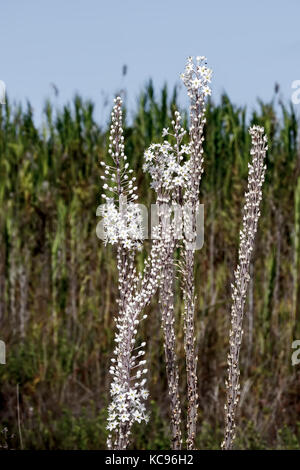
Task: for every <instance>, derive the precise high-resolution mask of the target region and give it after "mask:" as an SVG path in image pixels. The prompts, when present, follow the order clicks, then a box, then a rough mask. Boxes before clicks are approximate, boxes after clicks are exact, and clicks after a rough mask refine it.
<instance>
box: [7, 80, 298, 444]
mask: <svg viewBox="0 0 300 470" xmlns="http://www.w3.org/2000/svg"><path fill="white" fill-rule="evenodd" d="M176 102H177V93H176V90H174V91H173V92H172V94H171V95H170V96H169V95H168V92H167V88H166V87H164V88H163V90H161V92H160V93H159V95H158V96H155V94H154V89H153V86H152V83H151V82H150V83H149V84H148V86H147V87H146V88H145V91H144V92H143V93H142V94H141V96H140V98H139V101H138V104H137V108H136V110H135V113H134V117H133V120H132V124H131V125H126V128H125V138H126V152H127V155H128V158H129V161H130V163H131V165H132V167H133V168H134V169H135V171H136V173H137V179H138V185H139V195H140V202H143V203H145V204H150V203H151V201H152V200H153V194H152V192H151V191H150V190H149V180H148V177H145V176H144V175H143V172H142V164H143V151H144V149H145V148H147V146H148V145H149V144H150V143H151V142H152V141H161V131H162V128H163V127H168V125H169V122H170V119H171V115H172V111H174V109H175V108H176V106H177V104H176ZM258 109H259V111H256V112H253V114H252V116H251V118H250V121H251V122H253V123H256V124H262V125H264V126H265V128H266V132H267V135H268V138H269V142H270V145H269V149H270V150H269V152H268V156H267V167H268V169H267V179H266V182H265V185H264V189H263V190H264V200H263V204H262V217H261V220H260V223H259V233H258V237H257V245H256V250H255V256H254V259H253V263H252V266H251V269H252V272H253V276H254V281H253V282H252V283H251V285H250V291H249V296H248V300H247V309H246V310H247V312H246V317H245V323H244V342H243V350H242V355H241V366H242V377H241V384H242V390H241V411H240V417H239V423H240V425H239V431H238V438H237V442H236V448H247V449H261V448H277V449H281V448H285V449H293V448H299V447H300V365H298V366H294V367H293V366H292V364H291V354H292V352H293V350H292V348H291V344H292V341H293V340H294V339H300V289H299V281H300V273H299V264H300V263H299V260H300V238H299V237H300V154H299V143H298V123H297V119H296V116H295V113H294V110H293V108H292V107H290V106H284V105H283V104H280V103H278V97H277V95H275V96H274V100H273V101H272V102H271V103H262V102H259V105H258ZM0 111H1V113H0V321H1V324H0V327H1V329H0V331H1V339H2V340H4V341H5V342H6V345H7V364H6V365H1V366H0V426H1V429H0V430H1V433H0V436H1V438H0V444H1V447H2V448H3V449H5V448H9V449H11V448H12V449H19V448H25V449H101V448H105V436H106V430H105V426H106V423H105V419H106V411H105V408H106V406H107V402H108V390H109V383H110V378H109V376H108V373H107V370H108V364H109V361H110V357H111V353H112V349H113V332H114V322H113V316H114V314H115V311H116V304H115V299H116V296H117V290H116V277H117V272H116V263H115V255H114V253H113V250H112V249H111V248H110V247H109V246H107V247H105V246H104V245H103V244H102V242H101V241H100V240H98V238H97V237H96V234H95V227H96V224H97V222H98V220H97V218H96V215H95V214H96V208H97V206H98V205H99V204H100V203H101V197H100V195H101V186H100V175H101V174H102V169H101V168H100V166H99V161H100V160H104V159H105V158H106V144H107V140H108V134H107V129H108V126H107V127H106V128H100V127H99V125H98V124H97V123H96V122H95V118H94V105H93V103H91V102H84V101H83V100H82V99H81V98H80V97H79V96H76V97H75V98H74V101H73V102H72V103H71V104H68V105H66V106H65V107H63V109H62V110H60V111H56V110H54V108H53V106H52V105H51V103H50V102H48V103H46V106H45V114H44V117H45V120H44V124H43V125H42V126H41V127H40V128H37V127H36V126H35V124H34V122H33V111H32V108H31V106H30V104H28V105H27V107H26V109H22V108H21V107H20V106H11V105H10V104H9V103H7V105H6V106H2V107H1V110H0ZM247 126H248V122H247V119H246V109H245V107H237V106H234V105H233V104H232V103H231V101H230V99H229V98H228V96H226V95H223V96H222V98H221V100H220V103H219V104H218V105H216V104H213V103H212V102H211V103H210V104H209V106H208V109H207V125H206V131H205V173H204V176H203V180H202V185H201V202H202V203H204V205H205V243H204V247H203V249H202V250H200V251H199V252H197V255H196V257H197V265H196V291H197V305H196V306H197V308H196V312H197V313H196V333H197V338H196V343H197V353H198V356H199V363H198V377H199V380H198V382H199V396H200V407H199V433H198V437H197V445H198V448H205V449H213V448H219V445H220V442H221V440H222V432H223V431H222V429H223V406H224V398H225V397H224V379H225V375H226V355H227V347H228V330H229V315H230V283H231V281H232V278H233V270H234V266H235V263H236V260H237V249H238V236H239V228H240V224H241V209H242V205H243V194H244V191H245V186H246V181H247V164H248V161H249V143H250V139H249V135H248V128H247ZM146 248H147V246H146ZM148 248H149V247H148ZM138 263H139V265H140V267H142V264H143V255H142V254H141V255H139V258H138ZM178 285H179V280H177V286H176V288H177V293H179V290H178ZM156 300H157V299H154V301H153V303H152V304H151V306H150V307H149V308H148V309H147V310H148V314H149V316H148V319H147V320H146V322H144V323H143V324H142V326H141V328H140V335H141V338H143V339H144V338H145V339H146V340H147V358H148V361H149V377H148V379H149V388H150V392H151V399H150V402H149V408H150V409H151V420H150V423H149V424H148V425H147V426H137V428H136V433H135V435H136V440H135V442H134V444H133V446H135V447H137V448H140V449H163V448H165V449H167V448H169V435H168V398H167V389H166V377H165V373H164V358H163V348H162V340H161V332H160V320H159V311H158V309H157V303H156ZM181 314H182V299H181V298H180V295H177V300H176V315H177V317H178V321H177V336H178V340H179V341H178V343H179V344H178V355H179V358H180V372H181V385H180V388H181V394H182V398H183V399H182V405H183V409H184V412H185V406H186V403H185V399H184V397H185V380H184V379H185V377H184V356H183V346H182V344H183V338H182V334H183V329H182V317H181ZM17 385H18V387H17ZM17 392H18V393H17ZM18 403H19V409H20V414H19V418H20V419H19V421H20V428H18V413H17V410H18Z"/></svg>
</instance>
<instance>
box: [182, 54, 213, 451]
mask: <svg viewBox="0 0 300 470" xmlns="http://www.w3.org/2000/svg"><path fill="white" fill-rule="evenodd" d="M211 75H212V70H211V69H209V68H208V67H207V65H206V58H205V57H197V58H196V63H194V62H193V59H192V57H190V58H189V59H188V62H187V65H186V68H185V71H184V73H183V74H182V75H181V77H182V80H183V83H184V85H185V86H186V88H187V92H188V96H189V98H190V144H189V146H190V160H189V165H190V166H189V170H190V178H189V181H188V185H187V186H186V188H185V191H184V193H183V202H184V211H185V213H184V215H185V217H186V219H185V220H186V222H187V220H188V224H186V227H185V232H184V233H185V238H184V243H183V253H182V263H181V270H182V274H183V283H182V284H183V287H182V289H183V298H184V347H185V354H186V375H187V396H188V409H187V448H188V449H189V450H191V449H194V447H195V437H196V427H197V410H198V393H197V357H196V354H195V331H194V316H195V294H194V290H195V283H194V263H195V237H196V233H197V227H196V217H197V211H198V207H199V189H200V182H201V176H202V173H203V162H204V158H203V140H204V137H203V129H204V124H205V117H204V114H205V100H206V97H207V96H208V95H210V94H211V90H210V87H209V83H210V81H211ZM188 228H189V230H188Z"/></svg>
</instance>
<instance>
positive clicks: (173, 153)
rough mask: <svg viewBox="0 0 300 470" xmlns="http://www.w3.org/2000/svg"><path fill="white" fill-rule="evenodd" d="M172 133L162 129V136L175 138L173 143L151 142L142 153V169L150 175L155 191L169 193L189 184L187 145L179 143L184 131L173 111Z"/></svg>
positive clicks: (188, 148) (176, 113) (177, 115)
mask: <svg viewBox="0 0 300 470" xmlns="http://www.w3.org/2000/svg"><path fill="white" fill-rule="evenodd" d="M172 126H173V128H174V133H171V132H170V131H169V128H167V129H164V130H163V133H162V136H163V137H166V136H171V137H173V138H175V144H173V145H172V144H171V143H170V142H168V141H167V140H165V141H164V142H163V143H162V144H151V145H150V147H149V148H148V149H147V150H146V152H145V153H144V159H145V163H144V165H143V170H144V171H145V172H146V171H148V172H149V173H150V175H151V177H152V182H151V187H152V188H153V189H154V190H155V191H156V192H159V191H163V192H167V193H169V194H171V193H172V191H173V190H176V189H178V188H184V187H186V185H188V184H189V180H190V165H189V161H188V155H189V154H190V147H189V145H181V143H182V139H183V137H184V136H185V134H186V131H185V130H184V128H183V127H181V116H180V113H179V112H178V111H176V112H175V119H174V120H173V121H172Z"/></svg>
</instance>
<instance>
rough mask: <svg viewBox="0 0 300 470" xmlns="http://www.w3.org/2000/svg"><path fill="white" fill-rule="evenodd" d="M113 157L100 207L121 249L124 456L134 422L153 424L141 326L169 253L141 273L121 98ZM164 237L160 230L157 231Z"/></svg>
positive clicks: (119, 430) (115, 407)
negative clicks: (139, 338) (139, 340)
mask: <svg viewBox="0 0 300 470" xmlns="http://www.w3.org/2000/svg"><path fill="white" fill-rule="evenodd" d="M111 118H112V119H111V120H112V123H111V128H110V137H109V140H110V143H109V150H108V152H109V154H110V156H111V158H112V160H113V165H107V164H106V163H103V162H102V166H103V167H104V175H103V176H102V179H103V180H104V185H103V189H104V190H106V192H107V193H109V196H107V194H105V193H104V194H103V195H102V196H103V198H104V199H105V201H106V202H105V204H103V205H102V206H100V209H99V210H98V211H97V215H101V216H102V217H103V219H102V222H101V224H100V226H98V227H97V229H98V230H97V233H98V236H99V237H100V238H102V239H104V241H105V243H110V244H112V245H114V246H116V249H117V268H118V273H119V282H118V287H119V299H118V307H119V311H118V315H117V317H116V329H117V331H116V334H115V342H116V347H115V349H114V357H113V358H112V365H111V367H110V373H111V375H112V377H113V379H112V384H111V403H110V405H109V408H108V425H107V429H108V430H109V432H110V434H109V436H108V441H107V445H108V448H113V449H120V450H124V449H126V448H127V447H128V445H129V442H130V436H131V429H132V425H133V423H134V422H138V423H141V422H142V421H148V415H147V413H146V407H145V403H144V402H145V400H146V399H147V397H148V391H147V389H146V388H145V384H146V375H147V372H148V371H147V368H146V367H145V364H146V360H145V359H143V356H144V354H145V349H144V348H145V345H146V343H145V342H142V343H141V344H140V345H137V333H138V330H137V328H138V325H139V323H140V320H141V319H144V318H146V315H144V316H143V317H142V318H141V313H142V310H143V309H144V308H145V306H146V305H147V303H148V302H149V301H150V299H151V298H152V296H153V295H154V293H155V291H156V290H157V288H158V285H159V282H160V271H161V267H162V265H163V263H164V261H165V257H166V256H165V252H166V250H165V248H164V243H163V242H162V240H161V237H158V236H157V237H156V239H155V240H154V242H153V245H152V249H151V252H150V254H149V256H148V258H147V259H146V261H145V266H144V272H143V275H142V274H140V273H137V271H136V266H135V254H136V251H137V250H139V249H141V247H142V240H143V236H144V234H143V220H142V215H141V212H140V209H139V207H138V206H137V205H136V204H135V203H134V201H135V200H136V199H137V195H136V193H135V192H136V189H137V187H136V186H134V184H135V177H134V176H132V170H131V169H129V164H128V163H127V161H126V160H127V157H126V155H125V153H124V137H123V128H122V100H121V98H120V97H117V98H116V100H115V106H114V108H113V111H112V116H111ZM156 231H157V235H159V226H158V227H156Z"/></svg>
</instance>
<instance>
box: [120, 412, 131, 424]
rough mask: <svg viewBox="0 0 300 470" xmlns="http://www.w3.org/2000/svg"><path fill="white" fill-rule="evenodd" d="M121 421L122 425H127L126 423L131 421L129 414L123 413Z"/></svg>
mask: <svg viewBox="0 0 300 470" xmlns="http://www.w3.org/2000/svg"><path fill="white" fill-rule="evenodd" d="M120 420H121V421H122V423H125V421H128V420H129V414H128V413H122V414H121V415H120Z"/></svg>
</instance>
